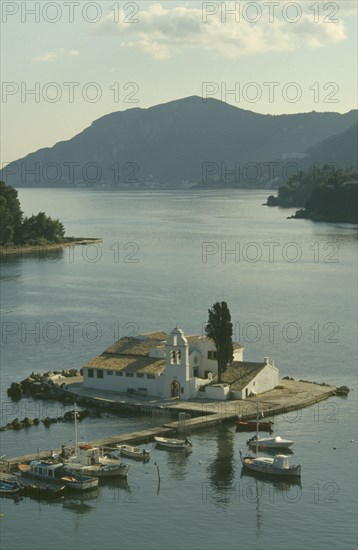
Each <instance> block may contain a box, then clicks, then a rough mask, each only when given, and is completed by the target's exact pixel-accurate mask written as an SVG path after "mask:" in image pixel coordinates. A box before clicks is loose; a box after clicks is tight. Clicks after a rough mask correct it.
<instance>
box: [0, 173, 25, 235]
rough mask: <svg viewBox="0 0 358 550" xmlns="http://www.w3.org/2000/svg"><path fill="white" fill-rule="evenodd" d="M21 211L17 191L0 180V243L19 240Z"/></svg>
mask: <svg viewBox="0 0 358 550" xmlns="http://www.w3.org/2000/svg"><path fill="white" fill-rule="evenodd" d="M21 224H22V212H21V209H20V201H19V199H18V198H17V191H16V189H14V188H13V187H11V186H10V185H6V183H4V182H3V181H0V244H1V245H4V244H5V245H6V244H17V243H19V242H20V240H21Z"/></svg>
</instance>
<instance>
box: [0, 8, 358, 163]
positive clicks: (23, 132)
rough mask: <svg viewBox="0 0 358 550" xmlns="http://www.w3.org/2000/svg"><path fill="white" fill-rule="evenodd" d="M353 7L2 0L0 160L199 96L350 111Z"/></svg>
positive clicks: (291, 109)
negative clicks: (100, 123)
mask: <svg viewBox="0 0 358 550" xmlns="http://www.w3.org/2000/svg"><path fill="white" fill-rule="evenodd" d="M357 6H358V3H357V2H356V1H355V0H337V2H327V1H322V0H320V1H314V0H311V1H302V0H301V1H297V2H291V1H278V0H272V1H266V0H257V1H240V2H223V1H221V0H220V1H208V2H203V1H199V0H198V1H188V2H186V1H180V2H178V1H175V0H172V1H162V2H152V1H150V0H146V1H139V0H137V1H136V2H131V1H126V0H125V1H123V2H116V1H109V2H107V1H97V2H92V1H87V0H84V1H66V0H64V1H60V0H59V1H46V0H41V1H31V2H30V1H27V2H22V1H16V2H13V1H4V0H2V2H1V81H2V85H1V104H0V106H1V149H0V161H1V165H2V166H5V165H6V164H7V163H8V162H11V161H13V160H16V159H19V158H21V157H23V156H25V155H26V154H28V153H30V152H33V151H36V150H38V149H40V148H42V147H51V146H53V145H54V144H55V143H57V142H59V141H63V140H67V139H70V138H71V137H73V136H74V135H76V134H78V133H80V132H81V131H82V130H84V129H85V128H86V127H88V126H89V125H90V124H91V123H92V121H93V120H95V119H97V118H99V117H101V116H103V115H105V114H108V113H111V112H114V111H123V110H126V109H130V108H148V107H151V106H153V105H157V104H160V103H165V102H168V101H172V100H175V99H179V98H183V97H187V96H192V95H197V96H200V97H202V98H203V100H205V99H206V98H208V97H213V98H216V99H219V100H221V101H226V102H227V103H230V104H233V105H235V106H237V107H239V108H242V109H248V110H251V111H255V112H258V113H263V114H268V113H269V114H273V115H275V114H285V113H301V112H310V111H313V110H315V111H337V112H340V113H345V112H348V111H350V110H351V109H355V108H357V65H358V63H357V42H358V40H357Z"/></svg>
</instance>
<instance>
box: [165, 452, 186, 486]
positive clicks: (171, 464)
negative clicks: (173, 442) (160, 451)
mask: <svg viewBox="0 0 358 550" xmlns="http://www.w3.org/2000/svg"><path fill="white" fill-rule="evenodd" d="M165 451H167V449H165ZM190 453H191V449H170V450H169V451H168V452H167V465H168V470H169V473H170V475H171V477H172V478H173V479H179V480H183V479H185V478H186V475H187V473H188V462H189V461H188V459H189V455H190Z"/></svg>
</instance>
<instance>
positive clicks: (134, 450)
mask: <svg viewBox="0 0 358 550" xmlns="http://www.w3.org/2000/svg"><path fill="white" fill-rule="evenodd" d="M117 449H118V450H119V452H120V454H121V455H122V456H126V457H128V458H135V459H136V460H142V461H143V462H146V461H147V460H149V458H150V456H149V453H150V451H147V450H146V449H141V447H133V446H132V445H117Z"/></svg>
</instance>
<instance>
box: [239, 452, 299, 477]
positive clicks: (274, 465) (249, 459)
mask: <svg viewBox="0 0 358 550" xmlns="http://www.w3.org/2000/svg"><path fill="white" fill-rule="evenodd" d="M240 458H241V463H242V465H243V466H245V467H246V468H248V469H249V470H253V471H254V472H260V473H262V474H270V475H272V474H273V475H277V476H300V475H301V468H302V466H301V464H298V465H294V466H292V465H290V464H289V457H288V456H286V455H276V456H275V457H268V456H256V457H254V456H243V454H242V451H241V450H240Z"/></svg>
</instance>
